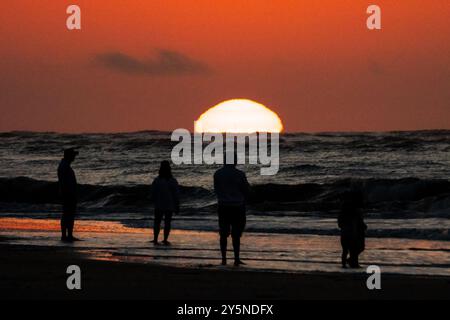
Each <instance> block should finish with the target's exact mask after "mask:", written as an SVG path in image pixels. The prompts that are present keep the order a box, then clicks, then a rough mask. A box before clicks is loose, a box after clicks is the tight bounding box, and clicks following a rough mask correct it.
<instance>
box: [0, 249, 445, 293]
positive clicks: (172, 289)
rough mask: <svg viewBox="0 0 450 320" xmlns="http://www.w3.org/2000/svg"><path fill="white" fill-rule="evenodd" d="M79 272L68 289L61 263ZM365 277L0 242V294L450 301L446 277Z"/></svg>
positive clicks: (362, 274) (363, 274)
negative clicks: (107, 256) (371, 286)
mask: <svg viewBox="0 0 450 320" xmlns="http://www.w3.org/2000/svg"><path fill="white" fill-rule="evenodd" d="M71 264H76V265H78V266H80V268H81V270H82V290H79V291H76V290H74V291H70V290H68V289H66V279H67V276H68V275H67V274H66V268H67V266H68V265H71ZM366 278H367V275H366V274H365V273H364V270H362V271H361V273H358V274H329V273H315V274H282V273H268V272H255V271H251V272H249V271H239V270H236V269H233V268H232V267H230V270H229V271H228V270H226V271H224V270H204V269H187V268H174V267H166V266H157V265H143V264H134V263H119V262H110V261H94V260H88V259H86V258H85V257H83V255H81V254H80V253H77V252H75V251H74V249H71V248H48V247H32V246H17V245H9V244H6V243H4V242H3V243H1V242H0V292H1V293H0V298H1V299H15V298H20V299H25V298H32V299H51V298H56V299H74V298H79V299H111V298H112V299H116V298H119V299H177V300H188V299H269V300H271V299H449V298H450V278H446V277H432V278H431V277H414V276H397V275H383V277H382V289H381V290H375V291H369V290H368V289H367V288H366Z"/></svg>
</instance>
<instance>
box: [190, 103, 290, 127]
mask: <svg viewBox="0 0 450 320" xmlns="http://www.w3.org/2000/svg"><path fill="white" fill-rule="evenodd" d="M194 130H195V132H234V133H252V132H281V131H282V130H283V124H282V123H281V120H280V118H279V117H278V115H277V114H276V113H275V112H273V111H272V110H270V109H269V108H267V107H266V106H264V105H262V104H260V103H257V102H255V101H252V100H248V99H232V100H227V101H224V102H221V103H219V104H217V105H215V106H214V107H211V108H210V109H208V110H207V111H206V112H205V113H203V114H202V115H201V116H200V117H199V118H198V120H197V121H195V128H194Z"/></svg>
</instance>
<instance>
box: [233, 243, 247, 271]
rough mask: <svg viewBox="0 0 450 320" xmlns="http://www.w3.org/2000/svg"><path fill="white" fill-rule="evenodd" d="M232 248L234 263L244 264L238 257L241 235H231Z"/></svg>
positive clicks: (236, 264) (237, 264)
mask: <svg viewBox="0 0 450 320" xmlns="http://www.w3.org/2000/svg"><path fill="white" fill-rule="evenodd" d="M232 239H233V250H234V265H235V266H239V265H241V264H245V263H244V262H242V260H241V259H240V253H241V237H240V236H233V237H232Z"/></svg>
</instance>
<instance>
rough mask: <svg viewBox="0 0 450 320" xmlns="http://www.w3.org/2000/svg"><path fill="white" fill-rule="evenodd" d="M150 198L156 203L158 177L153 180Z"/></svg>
mask: <svg viewBox="0 0 450 320" xmlns="http://www.w3.org/2000/svg"><path fill="white" fill-rule="evenodd" d="M150 200H151V201H152V203H155V200H156V179H154V180H153V182H152V186H151V190H150Z"/></svg>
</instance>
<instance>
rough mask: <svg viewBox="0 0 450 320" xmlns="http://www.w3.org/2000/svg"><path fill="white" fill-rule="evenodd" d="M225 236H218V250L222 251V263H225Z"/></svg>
mask: <svg viewBox="0 0 450 320" xmlns="http://www.w3.org/2000/svg"><path fill="white" fill-rule="evenodd" d="M227 238H228V237H226V236H223V235H221V236H220V251H221V253H222V265H226V264H227V246H228V241H227Z"/></svg>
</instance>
